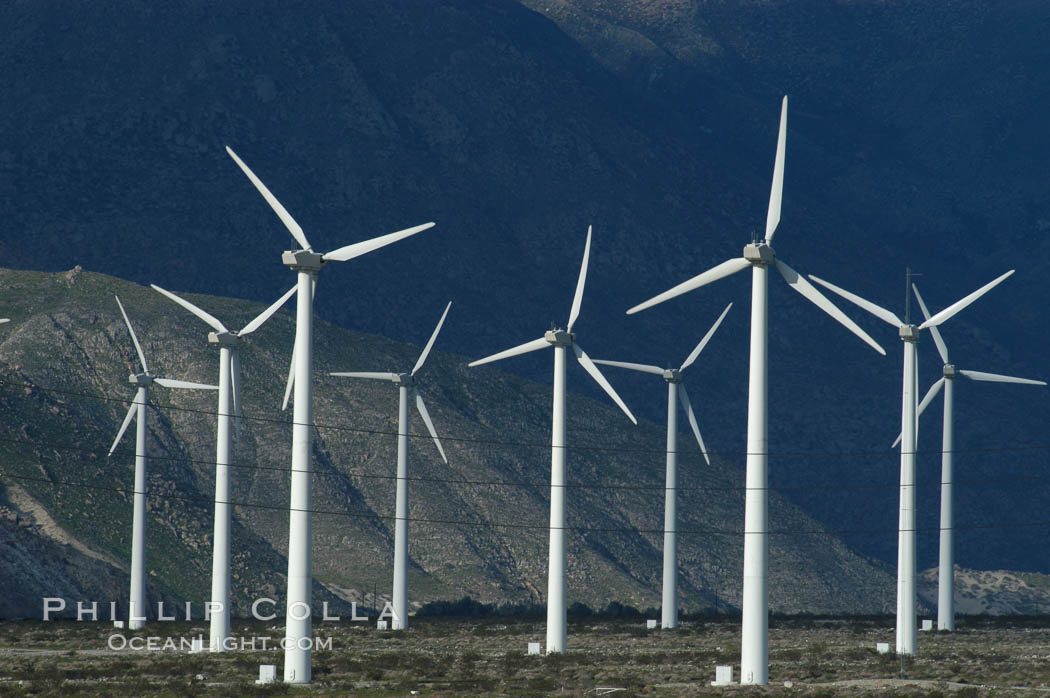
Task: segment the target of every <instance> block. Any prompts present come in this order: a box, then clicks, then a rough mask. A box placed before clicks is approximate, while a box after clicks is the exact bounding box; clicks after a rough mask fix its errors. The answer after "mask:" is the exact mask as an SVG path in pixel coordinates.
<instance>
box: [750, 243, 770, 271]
mask: <svg viewBox="0 0 1050 698" xmlns="http://www.w3.org/2000/svg"><path fill="white" fill-rule="evenodd" d="M744 259H746V260H747V261H749V262H751V263H752V264H754V265H756V266H763V267H764V266H768V265H770V264H773V263H774V261H775V260H776V254H774V253H773V248H772V247H770V246H769V245H768V244H766V243H764V242H752V243H748V244H747V245H744Z"/></svg>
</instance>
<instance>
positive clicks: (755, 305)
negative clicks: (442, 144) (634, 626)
mask: <svg viewBox="0 0 1050 698" xmlns="http://www.w3.org/2000/svg"><path fill="white" fill-rule="evenodd" d="M786 141H787V97H784V101H783V103H782V104H781V110H780V131H779V135H778V137H777V154H776V159H775V161H774V165H773V184H772V186H771V187H770V191H769V209H768V211H767V213H766V236H765V240H764V241H763V242H753V243H751V244H749V245H745V246H744V253H743V256H742V257H735V258H733V259H729V260H727V261H725V262H722V263H721V264H719V265H717V266H715V267H713V268H711V269H708V270H707V271H705V272H703V273H702V274H699V275H697V276H694V277H693V278H692V279H689V280H688V281H685V282H683V283H680V284H678V285H677V286H675V287H674V288H672V289H670V290H668V291H664V292H663V293H661V294H660V295H658V296H656V297H654V298H651V299H650V300H647V301H645V302H644V303H641V304H639V305H636V306H634V307H633V308H631V309H630V310H628V311H627V313H628V315H630V314H633V313H637V312H639V311H641V310H645V309H646V308H650V307H652V306H654V305H656V304H658V303H663V302H664V301H666V300H669V299H671V298H674V297H676V296H680V295H681V294H683V293H686V292H688V291H692V290H693V289H696V288H700V287H701V286H704V285H706V284H709V283H711V282H713V281H717V280H719V279H721V278H724V277H726V276H729V275H730V274H735V273H736V272H738V271H742V270H744V269H746V268H748V267H751V366H750V372H749V377H748V390H747V474H746V494H745V500H744V585H743V603H742V611H743V620H742V623H741V633H740V681H741V683H745V684H760V685H762V684H766V683H768V682H769V614H768V606H769V603H768V593H767V579H766V570H767V568H768V550H769V494H768V489H767V487H768V484H767V483H768V479H769V478H768V472H769V471H768V466H769V454H768V448H769V414H768V404H767V403H768V392H769V391H768V372H769V370H768V353H769V346H768V344H769V341H768V337H769V333H768V327H767V320H766V318H767V315H768V294H767V289H768V285H769V266H770V265H771V264H772V265H775V266H776V268H777V271H779V272H780V275H781V276H782V277H784V280H785V281H787V283H788V285H789V286H790V287H791V288H793V289H794V290H796V291H798V292H799V293H801V294H802V295H803V296H805V297H806V299H807V300H809V301H810V302H811V303H813V304H814V305H816V306H817V307H818V308H820V309H821V310H823V311H824V312H826V313H827V314H828V315H830V316H831V317H833V318H835V319H836V320H837V321H839V322H840V323H842V324H843V325H845V326H846V328H847V329H849V330H850V331H851V332H853V334H855V335H857V336H858V337H860V338H861V339H863V340H864V341H865V342H867V343H868V344H869V345H871V346H872V347H873V348H874V349H875V350H876V351H878V352H879V353H880V354H885V353H886V352H885V351H884V350H883V348H882V347H880V346H879V345H878V343H877V342H876V341H875V340H874V339H872V338H871V337H869V336H868V334H867V333H866V332H864V330H862V329H861V328H860V327H858V326H857V324H856V323H854V322H853V321H852V320H850V319H849V318H848V317H846V315H845V314H844V313H843V312H842V311H841V310H839V309H838V308H837V307H835V304H834V303H832V302H831V301H829V300H828V299H827V298H826V297H825V296H824V294H822V293H821V292H820V291H818V290H817V289H816V288H814V286H813V285H812V284H810V283H809V282H808V281H806V280H805V279H804V278H803V277H802V276H800V275H799V274H798V272H796V271H795V270H794V269H792V268H791V267H789V266H788V265H787V264H785V263H784V262H782V261H781V260H780V259H778V258H777V257H776V255H775V254H774V253H773V248H772V246H771V245H772V243H773V234H774V233H775V232H776V229H777V225H778V224H779V223H780V205H781V200H782V198H783V192H784V148H785V145H786Z"/></svg>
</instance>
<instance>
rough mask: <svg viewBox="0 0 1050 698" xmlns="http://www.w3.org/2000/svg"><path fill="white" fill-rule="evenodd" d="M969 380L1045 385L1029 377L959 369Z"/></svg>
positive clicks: (1043, 382) (1044, 382)
mask: <svg viewBox="0 0 1050 698" xmlns="http://www.w3.org/2000/svg"><path fill="white" fill-rule="evenodd" d="M959 373H961V374H963V375H964V376H966V377H967V378H969V379H970V380H975V381H988V382H991V383H1021V384H1023V385H1046V381H1037V380H1031V379H1030V378H1014V377H1013V376H1003V375H1000V374H998V373H984V372H982V371H959Z"/></svg>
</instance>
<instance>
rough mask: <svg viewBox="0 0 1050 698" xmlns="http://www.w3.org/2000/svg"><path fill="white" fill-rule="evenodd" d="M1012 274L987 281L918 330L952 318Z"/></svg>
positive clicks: (1008, 273) (1012, 271) (1011, 272)
mask: <svg viewBox="0 0 1050 698" xmlns="http://www.w3.org/2000/svg"><path fill="white" fill-rule="evenodd" d="M1013 273H1014V270H1013V269H1011V270H1010V271H1008V272H1006V273H1005V274H1003V275H1002V276H1000V277H999V278H997V279H995V280H993V281H989V282H988V283H986V284H985V285H984V286H981V287H980V288H979V289H977V290H976V291H974V292H973V293H971V294H970V295H968V296H966V297H965V298H963V299H961V300H957V301H955V302H954V303H952V304H951V305H949V306H948V307H947V308H945V309H944V310H942V311H941V312H939V313H937V314H936V315H934V316H933V317H931V318H930V319H929V320H927V321H926V322H924V323H922V324H921V325H919V329H920V330H925V329H926V328H927V327H936V326H937V325H939V324H941V323H942V322H944V321H945V320H947V319H948V318H950V317H952V316H953V315H955V314H956V313H957V312H959V311H960V310H962V309H963V308H965V307H966V306H968V305H970V303H973V302H974V301H975V300H977V299H978V298H980V297H981V296H983V295H984V294H986V293H988V292H989V291H991V290H992V289H993V288H995V287H996V286H998V285H999V284H1001V283H1002V282H1003V281H1006V278H1007V277H1008V276H1010V275H1011V274H1013Z"/></svg>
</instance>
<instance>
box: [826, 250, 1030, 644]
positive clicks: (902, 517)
mask: <svg viewBox="0 0 1050 698" xmlns="http://www.w3.org/2000/svg"><path fill="white" fill-rule="evenodd" d="M908 273H909V279H908V283H909V284H910V283H911V279H910V274H911V272H910V271H909V272H908ZM1013 273H1014V271H1013V269H1011V270H1010V271H1008V272H1006V273H1005V274H1003V275H1002V276H1000V277H999V278H997V279H995V280H994V281H990V282H989V283H987V284H985V285H984V286H982V287H981V288H979V289H977V290H976V291H974V292H973V293H971V294H970V295H968V296H966V297H965V298H962V299H961V300H958V301H956V302H955V303H953V304H952V305H950V306H948V307H947V308H945V309H944V310H942V311H941V312H939V313H937V314H936V315H934V316H932V317H928V318H926V321H925V322H923V323H922V324H921V325H913V324H912V323H911V318H910V317H909V313H907V312H906V313H905V316H904V320H901V319H900V318H899V317H897V316H896V315H895V314H894V313H891V312H890V311H889V310H886V309H885V308H883V307H881V306H878V305H875V304H874V303H872V302H871V301H867V300H864V299H863V298H861V297H860V296H858V295H856V294H854V293H850V292H849V291H846V290H844V289H842V288H839V287H838V286H836V285H835V284H832V283H829V282H827V281H824V280H823V279H819V278H817V277H816V276H813V275H812V274H810V277H809V278H811V279H813V280H814V281H816V282H817V283H819V284H820V285H822V286H824V287H826V288H827V289H829V290H831V291H834V292H835V293H837V294H839V295H840V296H842V297H843V298H845V299H846V300H848V301H850V302H851V303H855V304H856V305H858V306H860V307H861V308H863V309H864V310H867V311H868V312H869V313H871V314H872V315H874V316H875V317H877V318H879V319H880V320H883V321H884V322H887V323H889V324H891V325H893V326H894V327H896V328H897V329H898V331H899V333H900V338H901V341H902V342H904V381H903V388H902V391H901V484H900V511H899V519H898V526H897V529H898V530H897V632H896V635H897V645H896V646H897V654H910V655H914V654H915V639H916V636H915V630H916V628H915V566H916V563H915V441H916V439H915V432H916V424H915V420H916V409H915V405H916V402H917V398H916V396H917V391H918V381H917V379H916V369H917V365H918V364H917V361H916V345H917V344H918V342H919V332H921V331H922V330H925V329H927V328H930V327H936V326H937V325H940V324H941V323H943V322H944V321H945V320H947V319H948V318H950V317H952V316H953V315H955V314H956V313H958V312H959V311H960V310H962V309H963V308H965V307H966V306H968V305H970V304H971V303H973V302H974V301H975V300H977V299H978V298H980V297H981V296H983V295H984V294H985V293H988V291H991V290H992V289H993V288H995V287H996V286H997V285H999V284H1000V283H1002V282H1003V281H1004V280H1005V279H1006V277H1008V276H1010V275H1011V274H1013Z"/></svg>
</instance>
